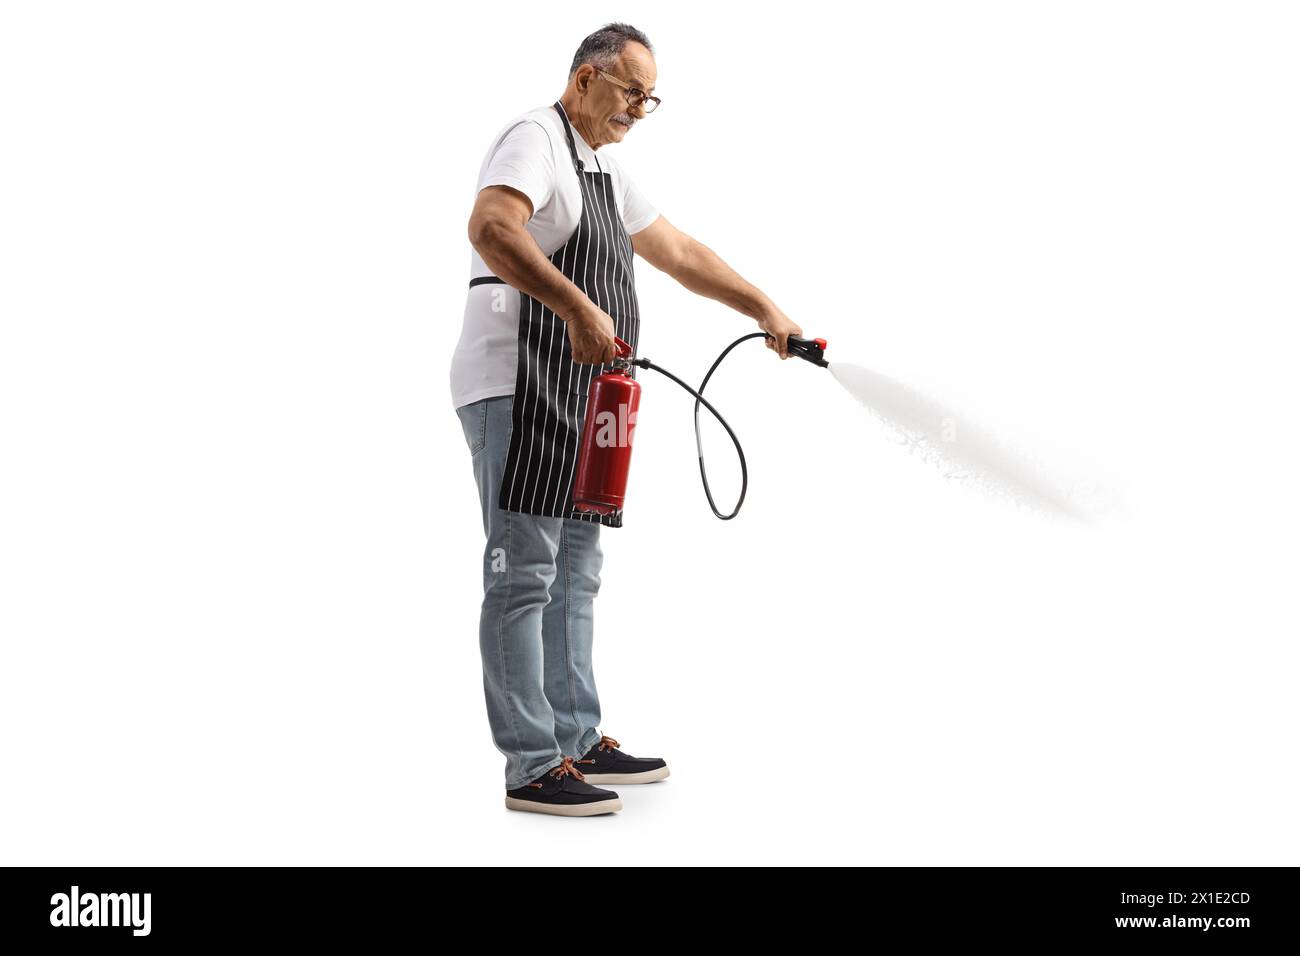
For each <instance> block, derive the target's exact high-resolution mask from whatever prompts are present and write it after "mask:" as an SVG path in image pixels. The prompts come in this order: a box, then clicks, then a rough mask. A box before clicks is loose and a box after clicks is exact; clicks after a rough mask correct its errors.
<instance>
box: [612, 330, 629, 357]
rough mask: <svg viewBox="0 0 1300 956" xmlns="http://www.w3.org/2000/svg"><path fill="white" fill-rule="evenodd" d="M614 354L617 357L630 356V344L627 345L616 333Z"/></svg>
mask: <svg viewBox="0 0 1300 956" xmlns="http://www.w3.org/2000/svg"><path fill="white" fill-rule="evenodd" d="M614 354H615V355H617V356H618V357H619V358H631V357H632V346H630V345H628V344H627V343H626V342H624V341H623V340H622V339H620V338H619V337H618V336H617V335H616V336H614Z"/></svg>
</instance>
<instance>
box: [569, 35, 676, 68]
mask: <svg viewBox="0 0 1300 956" xmlns="http://www.w3.org/2000/svg"><path fill="white" fill-rule="evenodd" d="M629 41H632V42H635V43H639V44H641V45H642V46H643V47H645V48H646V49H647V50H649V51H650V52H651V53H653V52H654V51H655V48H654V47H652V46H651V45H650V38H649V37H647V36H646V35H645V34H644V33H642V32H641V31H640V30H638V29H637V28H636V27H634V26H632V25H631V24H630V23H607V24H605V25H604V26H603V27H601V28H600V29H599V30H597V31H596V32H595V33H593V34H592V35H591V36H589V37H587V39H585V40H583V41H582V43H581V44H579V45H578V52H577V53H575V54H574V55H573V65H572V66H571V67H569V79H573V74H575V73H577V72H578V67H580V66H582V65H583V64H584V63H590V64H591V65H592V66H594V67H596V68H597V69H599V70H603V69H605V68H607V67H610V66H613V65H614V61H615V60H617V59H618V57H619V55H620V54H621V53H622V52H623V47H625V46H627V45H628V42H629Z"/></svg>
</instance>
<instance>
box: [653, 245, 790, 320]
mask: <svg viewBox="0 0 1300 956" xmlns="http://www.w3.org/2000/svg"><path fill="white" fill-rule="evenodd" d="M673 278H675V279H676V280H677V281H678V282H680V283H681V284H682V285H683V286H685V287H686V288H687V289H689V290H690V291H692V292H694V293H695V294H696V295H702V296H706V297H707V298H710V299H714V300H716V301H718V302H721V303H722V304H723V305H726V306H729V307H731V308H733V309H735V310H736V311H737V312H740V313H741V314H743V315H747V316H749V317H750V318H751V319H761V318H762V317H763V316H764V315H765V314H767V313H768V312H769V311H770V310H771V309H773V308H774V306H773V304H772V300H771V299H769V298H768V297H767V296H766V295H764V294H763V292H762V290H761V289H759V288H758V287H756V286H754V285H753V284H751V283H749V282H747V281H745V279H744V278H742V277H741V276H740V274H739V273H737V272H736V270H735V269H733V268H731V266H729V265H727V264H726V263H725V262H723V261H722V258H721V257H720V256H719V255H718V254H717V253H716V252H714V251H713V250H712V249H710V248H709V247H708V246H706V245H705V244H704V243H702V242H700V241H699V240H698V239H691V240H690V242H689V243H688V244H687V247H686V250H685V251H684V252H683V253H682V256H681V259H680V261H679V262H678V263H677V268H676V270H674V272H673Z"/></svg>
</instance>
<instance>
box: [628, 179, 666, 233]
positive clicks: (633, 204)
mask: <svg viewBox="0 0 1300 956" xmlns="http://www.w3.org/2000/svg"><path fill="white" fill-rule="evenodd" d="M621 172H622V174H623V228H624V229H626V230H627V234H628V235H629V236H632V235H635V234H636V233H638V232H640V231H641V230H642V229H644V228H645V227H646V226H648V225H650V224H651V223H652V222H654V221H655V220H656V219H658V218H659V210H657V209H655V207H654V206H652V205H650V203H649V202H648V201H647V200H646V198H645V196H643V195H641V190H639V189H637V188H636V183H634V182H632V177H631V176H629V175H628V174H627V171H626V170H621Z"/></svg>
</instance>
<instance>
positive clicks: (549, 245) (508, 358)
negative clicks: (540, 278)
mask: <svg viewBox="0 0 1300 956" xmlns="http://www.w3.org/2000/svg"><path fill="white" fill-rule="evenodd" d="M573 144H574V147H575V148H576V149H577V151H578V158H579V159H581V160H582V162H583V165H584V166H585V167H586V170H587V171H588V172H597V171H600V170H603V171H605V172H607V173H609V174H610V176H611V177H612V178H613V186H614V201H615V203H616V204H617V206H618V211H619V213H620V216H621V218H622V220H623V228H625V229H626V230H627V233H628V235H629V236H630V235H632V234H633V233H637V232H640V231H641V230H642V229H644V228H645V227H646V226H648V225H650V224H651V223H652V222H654V221H655V220H656V219H657V218H658V217H659V213H658V211H656V210H655V209H654V207H652V206H651V205H650V204H649V203H648V202H646V199H645V197H644V196H642V195H641V193H640V191H639V190H638V189H637V188H636V186H635V185H633V183H632V180H631V179H630V178H629V177H628V175H627V174H626V173H625V172H624V171H623V169H622V167H621V166H619V164H618V161H617V160H615V159H614V157H613V156H611V155H610V151H609V147H603V148H602V149H601V150H600V155H599V159H598V158H597V155H596V151H595V150H593V149H592V148H591V147H590V146H588V145H587V142H586V140H584V139H583V138H582V134H581V133H579V132H578V131H577V130H576V129H574V131H573ZM598 164H599V165H598ZM485 186H511V187H513V188H515V189H518V190H519V191H520V192H522V193H523V194H524V195H525V196H527V197H528V198H529V199H530V200H531V201H532V204H533V217H532V218H531V219H529V220H528V223H527V225H526V226H525V227H524V228H526V229H527V230H528V233H529V235H531V236H532V237H533V240H534V241H535V242H536V243H537V245H538V246H539V247H540V248H541V250H542V253H543V254H544V255H546V256H547V257H548V258H549V257H550V256H551V255H552V254H554V252H555V251H556V250H557V249H559V248H560V247H561V246H563V245H564V244H565V243H566V242H568V241H569V237H570V236H572V235H573V232H574V230H575V229H577V228H578V221H579V219H580V217H581V215H582V191H581V188H580V187H579V186H578V176H577V173H576V172H575V171H574V168H573V160H572V158H571V157H570V155H569V144H568V141H567V140H566V138H565V135H564V121H563V120H562V119H560V114H559V113H558V112H557V111H556V110H555V109H554V108H553V107H550V106H543V107H538V108H537V109H534V110H529V111H528V112H527V113H524V114H523V115H522V116H519V117H517V118H515V119H514V120H511V121H510V123H509V124H508V125H507V126H506V127H505V128H504V129H503V130H501V132H500V133H499V134H497V137H496V139H495V140H494V141H493V143H492V148H491V149H489V150H488V153H487V156H486V157H485V158H484V160H483V165H482V167H481V168H480V170H479V176H478V189H479V190H481V189H483V188H484V187H485ZM492 274H493V273H492V270H491V269H489V268H488V267H487V265H486V264H484V262H483V259H482V257H481V256H479V254H478V253H477V252H475V251H473V250H471V253H470V269H469V275H470V278H471V279H474V278H478V277H479V276H490V275H492ZM518 349H519V293H518V292H517V291H516V290H515V289H512V288H511V287H510V286H508V285H504V284H502V283H499V282H493V283H487V284H484V285H476V286H473V287H472V288H470V289H469V290H468V295H467V298H466V301H465V322H464V325H463V326H462V327H461V332H460V342H459V343H457V345H456V352H455V354H454V355H453V356H452V360H451V399H452V403H453V405H454V406H455V407H457V408H459V407H460V406H461V405H465V404H468V403H469V402H477V401H478V400H479V399H481V398H491V397H492V396H495V395H512V394H514V390H515V366H516V362H517V361H518Z"/></svg>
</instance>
